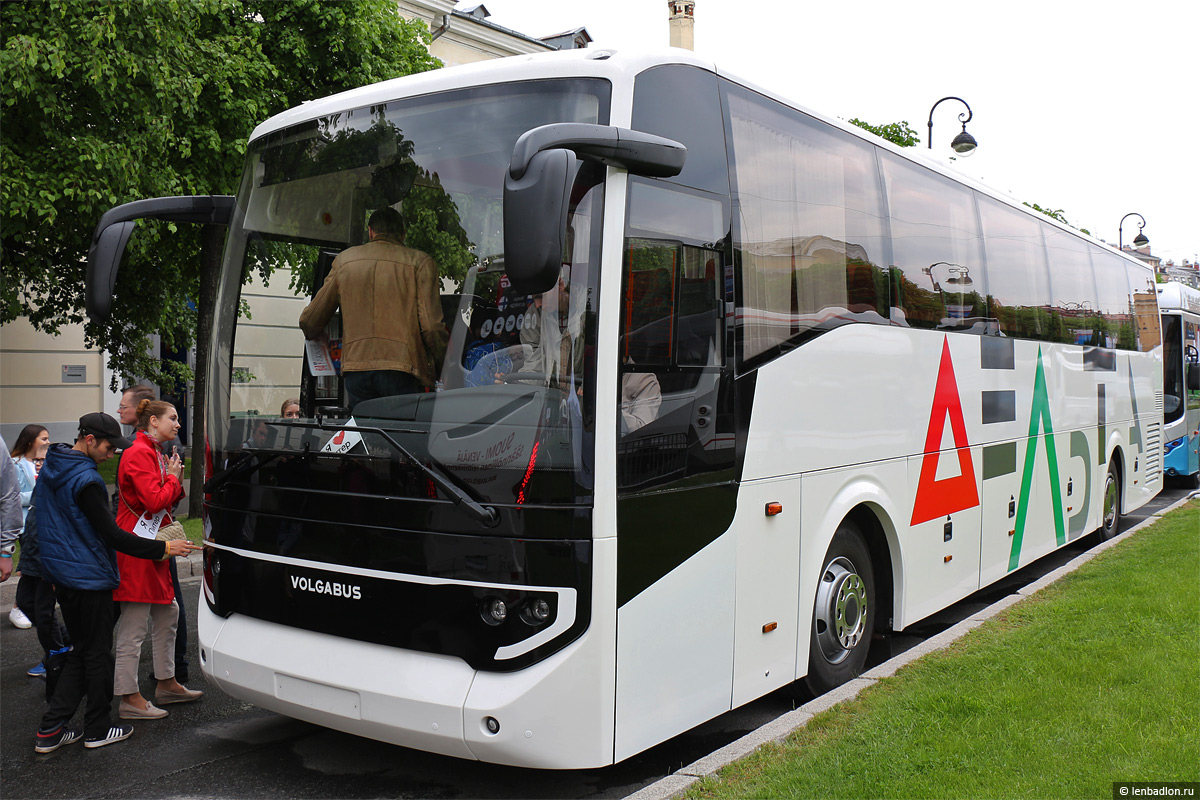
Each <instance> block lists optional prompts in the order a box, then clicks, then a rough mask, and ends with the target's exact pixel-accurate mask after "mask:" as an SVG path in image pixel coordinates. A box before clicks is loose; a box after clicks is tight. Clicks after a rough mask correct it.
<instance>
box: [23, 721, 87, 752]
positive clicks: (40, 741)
mask: <svg viewBox="0 0 1200 800" xmlns="http://www.w3.org/2000/svg"><path fill="white" fill-rule="evenodd" d="M81 736H83V734H82V733H80V732H79V731H77V730H75V729H74V728H68V727H67V726H66V725H59V726H58V728H56V729H55V730H54V731H53V732H51V733H42V732H41V731H38V732H37V736H35V737H34V738H35V739H36V742H35V743H34V746H33V752H35V753H53V752H54V751H55V750H57V749H58V748H60V747H62V746H63V745H64V744H70V743H71V742H77V741H79V737H81Z"/></svg>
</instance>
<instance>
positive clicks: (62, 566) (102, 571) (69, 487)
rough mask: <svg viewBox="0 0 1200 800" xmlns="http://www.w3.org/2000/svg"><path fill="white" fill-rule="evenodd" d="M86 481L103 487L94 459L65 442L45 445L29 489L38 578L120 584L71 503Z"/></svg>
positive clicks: (113, 563) (111, 555)
mask: <svg viewBox="0 0 1200 800" xmlns="http://www.w3.org/2000/svg"><path fill="white" fill-rule="evenodd" d="M89 483H98V484H100V489H101V491H103V490H104V478H102V477H100V472H99V471H98V470H97V469H96V462H95V461H93V460H92V459H91V458H89V457H88V456H87V455H86V454H84V453H80V452H79V451H78V450H73V449H72V448H70V447H68V446H67V445H65V444H54V445H51V446H50V452H48V453H47V454H46V463H45V464H44V465H42V471H41V474H39V475H38V480H37V486H36V487H34V490H33V502H34V505H36V506H37V526H38V545H39V549H40V550H41V561H42V578H43V580H47V581H50V582H51V583H54V584H58V585H60V586H69V587H71V588H72V589H92V590H101V589H115V588H117V584H119V583H120V582H121V578H120V575H119V573H118V572H117V555H116V553H115V552H114V551H113V550H112V549H111V548H110V547H108V546H107V545H106V544H104V541H103V540H101V539H100V537H99V536H98V535H97V534H96V532H95V531H94V530H92V525H91V523H90V522H88V520H87V517H85V516H84V515H83V511H81V510H80V508H79V505H78V504H77V503H76V502H75V496H76V495H77V494H78V493H79V490H80V489H82V488H83V487H85V486H87V485H88V484H89Z"/></svg>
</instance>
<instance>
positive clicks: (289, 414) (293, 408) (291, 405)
mask: <svg viewBox="0 0 1200 800" xmlns="http://www.w3.org/2000/svg"><path fill="white" fill-rule="evenodd" d="M279 416H281V417H283V418H284V419H300V400H299V399H298V398H295V397H289V398H288V399H287V400H284V401H283V405H281V406H280V407H279Z"/></svg>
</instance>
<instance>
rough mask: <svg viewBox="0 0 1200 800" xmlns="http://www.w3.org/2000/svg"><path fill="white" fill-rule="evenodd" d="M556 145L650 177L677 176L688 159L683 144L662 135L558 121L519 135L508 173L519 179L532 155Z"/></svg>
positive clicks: (586, 157)
mask: <svg viewBox="0 0 1200 800" xmlns="http://www.w3.org/2000/svg"><path fill="white" fill-rule="evenodd" d="M559 148H561V149H564V150H570V151H572V152H573V153H575V155H576V156H577V157H579V158H581V159H583V160H586V161H597V162H599V163H601V164H605V165H607V166H615V167H622V168H624V169H628V170H629V171H630V172H632V173H634V174H636V175H645V176H647V177H652V178H671V177H674V176H675V175H678V174H679V173H680V172H681V171H682V170H683V163H684V160H685V159H686V158H687V148H686V147H684V146H683V145H682V144H680V143H679V142H676V141H674V140H672V139H667V138H664V137H662V136H655V135H654V134H651V133H644V132H642V131H635V130H631V129H629V128H617V127H613V126H611V125H591V124H587V123H582V122H559V123H554V124H551V125H542V126H540V127H537V128H533V129H531V130H528V131H526V132H525V133H523V134H521V137H520V138H519V139H517V143H516V145H514V146H513V154H512V160H511V161H510V162H509V167H508V174H509V176H511V177H512V178H513V179H514V180H520V179H521V178H522V177H523V176H524V175H525V170H527V169H528V168H529V162H530V161H532V160H533V157H534V156H535V155H537V154H538V153H540V152H542V151H544V150H554V149H559Z"/></svg>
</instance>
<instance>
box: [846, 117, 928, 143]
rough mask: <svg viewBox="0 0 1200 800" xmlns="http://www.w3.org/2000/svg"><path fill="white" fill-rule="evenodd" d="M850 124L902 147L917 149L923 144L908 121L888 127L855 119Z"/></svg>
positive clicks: (894, 123)
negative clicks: (917, 146)
mask: <svg viewBox="0 0 1200 800" xmlns="http://www.w3.org/2000/svg"><path fill="white" fill-rule="evenodd" d="M850 124H851V125H857V126H858V127H860V128H862V129H863V130H864V131H870V132H871V133H873V134H875V135H876V136H878V137H879V138H881V139H887V140H888V141H889V142H891V143H892V144H896V145H899V146H900V147H915V146H916V145H918V144H920V143H921V137H920V135H919V134H918V133H917V132H916V131H915V130H913V129H912V128H911V127H910V126H909V124H908V120H901V121H900V122H889V123H888V124H886V125H872V124H871V123H869V122H863V121H862V120H861V119H859V118H858V117H855V118H854V119H852V120H850Z"/></svg>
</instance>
